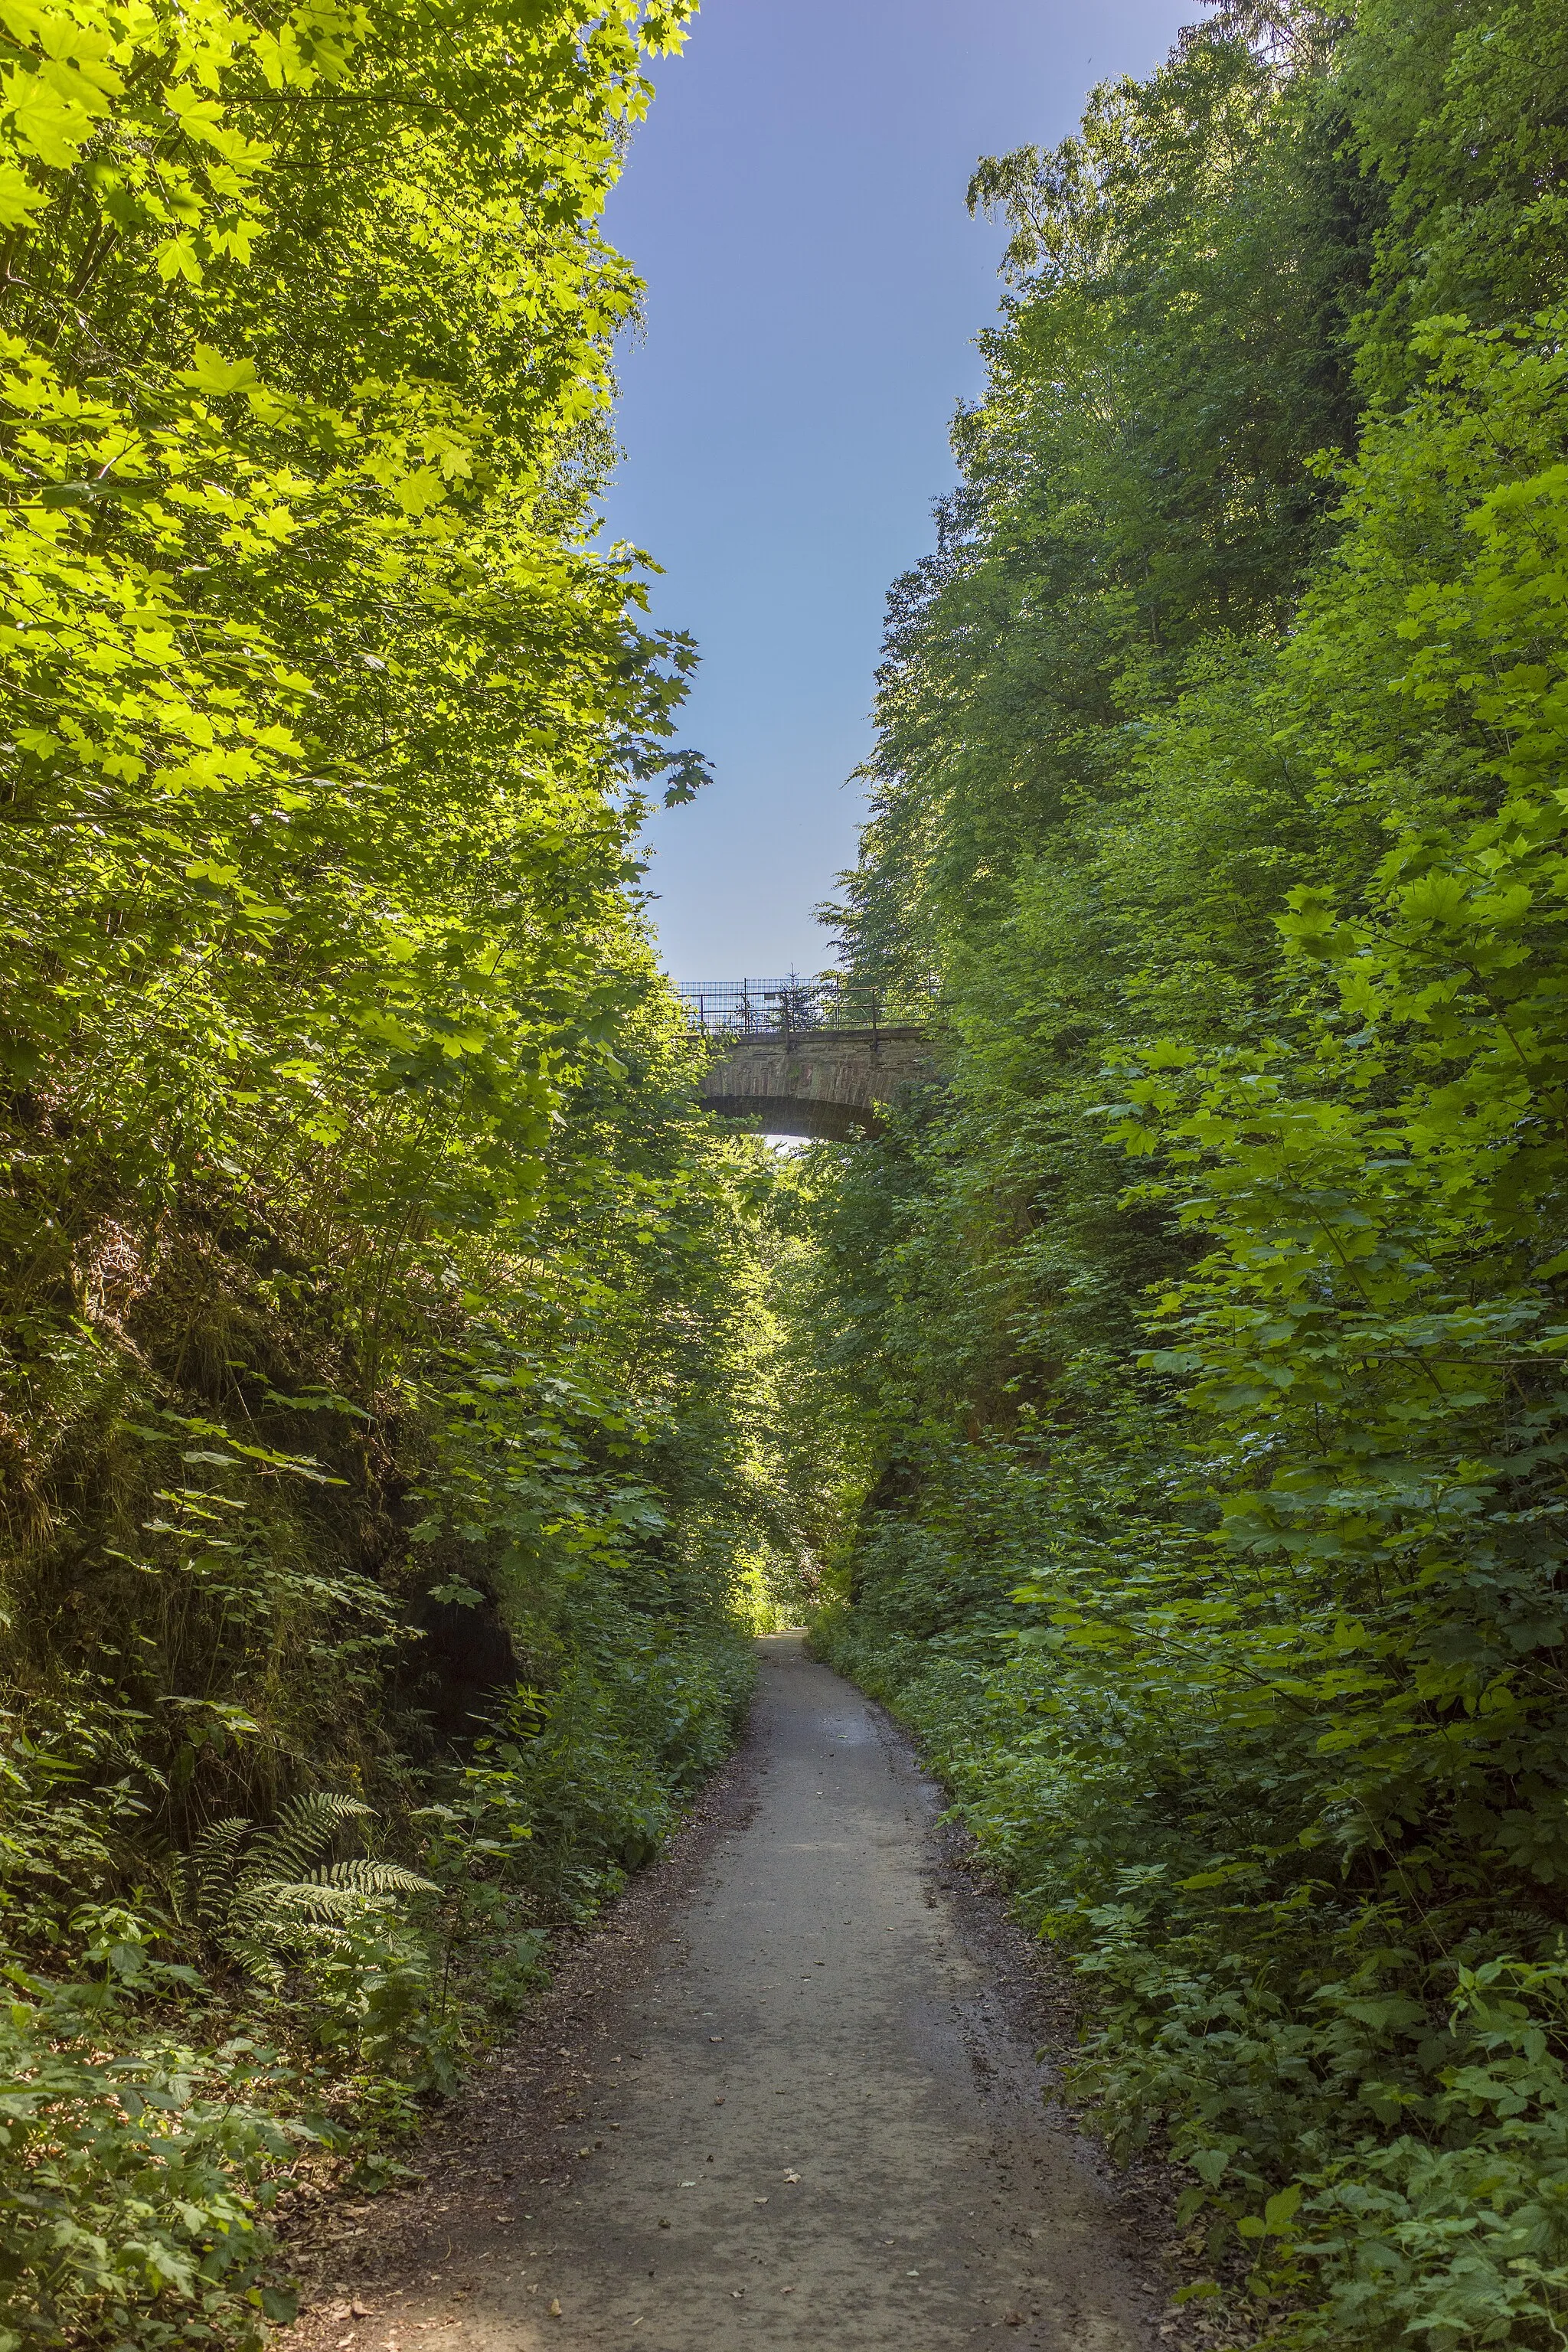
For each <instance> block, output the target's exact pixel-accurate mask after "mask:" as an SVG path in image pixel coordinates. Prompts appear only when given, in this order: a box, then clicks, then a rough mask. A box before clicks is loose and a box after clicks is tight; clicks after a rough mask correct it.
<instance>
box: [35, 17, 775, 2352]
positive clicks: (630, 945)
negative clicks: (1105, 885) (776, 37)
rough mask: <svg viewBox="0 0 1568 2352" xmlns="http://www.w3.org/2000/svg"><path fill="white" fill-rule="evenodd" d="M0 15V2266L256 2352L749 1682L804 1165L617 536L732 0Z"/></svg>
mask: <svg viewBox="0 0 1568 2352" xmlns="http://www.w3.org/2000/svg"><path fill="white" fill-rule="evenodd" d="M4 13H5V27H6V36H7V39H8V42H9V44H10V46H9V48H8V52H7V55H8V59H9V62H8V64H7V68H6V74H5V108H4V117H3V121H0V229H3V231H4V235H5V253H6V269H5V283H4V288H3V289H0V292H3V299H0V427H3V431H0V579H3V581H4V591H3V599H0V601H3V603H4V606H5V609H4V611H3V612H0V658H3V660H4V662H5V671H6V678H7V683H8V687H9V689H10V693H9V704H8V719H7V725H6V728H5V732H4V740H3V741H0V928H3V929H4V934H5V948H6V955H5V964H6V974H7V987H6V991H5V1003H4V1005H3V1006H0V1070H3V1072H4V1086H3V1088H0V1154H3V1156H4V1162H5V1179H6V1181H5V1186H4V1187H3V1188H0V1191H3V1197H0V1381H3V1382H4V1391H5V1399H4V1410H3V1412H0V1504H3V1511H0V1536H3V1541H0V1553H3V1558H0V1681H3V1685H4V1698H3V1705H4V1708H5V1714H4V1717H3V1718H0V1922H3V1927H4V1933H5V1942H6V1945H7V1948H8V1951H9V1954H10V1958H11V1959H12V1961H13V1963H14V1965H15V1967H16V1970H17V1971H18V1973H17V1974H16V1978H15V1979H14V1981H15V1982H16V1986H17V1990H18V2000H17V2002H16V2006H15V2008H14V2010H13V2012H12V2020H11V2026H10V2029H9V2030H10V2032H11V2034H12V2037H13V2039H12V2046H11V2047H10V2049H9V2051H8V2053H7V2068H8V2074H7V2086H6V2091H5V2098H6V2100H7V2101H8V2103H9V2104H8V2105H7V2109H6V2112H7V2113H8V2114H9V2116H11V2120H12V2124H13V2126H15V2128H14V2131H13V2137H12V2138H11V2141H10V2142H9V2144H8V2149H7V2152H6V2154H5V2157H4V2158H3V2160H0V2175H3V2183H4V2189H5V2195H6V2198H7V2199H8V2200H12V2201H9V2202H7V2204H6V2205H5V2214H6V2215H7V2216H8V2217H9V2218H7V2219H5V2221H3V2222H0V2268H3V2269H4V2272H5V2278H6V2281H7V2286H8V2291H9V2293H10V2294H11V2297H12V2302H13V2305H14V2307H15V2311H16V2315H17V2316H16V2318H15V2321H14V2323H13V2324H14V2326H15V2327H16V2330H17V2331H19V2332H20V2333H22V2334H23V2335H25V2336H26V2337H27V2339H28V2340H29V2341H37V2342H38V2343H39V2344H40V2345H47V2344H61V2343H64V2342H67V2341H69V2342H71V2343H74V2344H95V2343H102V2344H104V2345H106V2346H107V2345H115V2344H123V2343H125V2342H127V2341H135V2342H137V2343H143V2342H144V2343H149V2344H156V2343H161V2342H163V2341H165V2340H168V2341H173V2340H174V2339H175V2338H176V2337H177V2338H178V2339H179V2340H180V2341H181V2342H186V2343H188V2342H193V2341H194V2342H209V2343H210V2342H213V2341H216V2340H224V2339H227V2338H229V2337H234V2336H237V2337H238V2338H240V2339H242V2340H246V2341H249V2340H254V2339H256V2338H257V2337H258V2331H259V2329H260V2327H261V2325H262V2321H263V2319H264V2318H265V2316H266V2315H267V2314H268V2312H269V2311H274V2310H275V2307H276V2306H275V2304H274V2303H273V2302H269V2301H268V2298H269V2297H273V2296H274V2287H273V2286H272V2285H271V2284H263V2282H264V2280H265V2277H266V2270H265V2253H264V2244H263V2233H262V2231H261V2227H260V2219H259V2217H260V2214H261V2211H262V2209H263V2207H264V2206H265V2204H266V2203H267V2201H268V2199H269V2198H270V2197H271V2195H272V2193H273V2190H274V2189H275V2187H276V2186H277V2182H278V2179H279V2173H280V2168H283V2167H285V2166H286V2165H287V2164H288V2163H290V2162H296V2161H298V2160H300V2159H299V2158H298V2154H297V2152H298V2150H299V2149H300V2147H306V2146H307V2145H308V2137H307V2138H303V2139H302V2138H301V2137H300V2135H301V2134H305V2133H306V2132H307V2126H306V2125H305V2124H304V2123H300V2122H299V2121H298V2120H297V2119H298V2118H300V2117H308V2118H310V2119H312V2120H310V2124H309V2130H310V2131H312V2132H316V2133H317V2134H318V2135H319V2137H320V2138H321V2145H322V2147H330V2148H333V2149H339V2150H343V2151H346V2152H348V2154H349V2155H350V2157H351V2158H353V2160H355V2161H358V2162H359V2163H360V2164H361V2165H362V2166H363V2167H364V2168H366V2169H364V2170H362V2173H361V2178H362V2179H374V2178H377V2177H384V2175H385V2169H386V2167H387V2166H388V2165H389V2164H390V2163H391V2162H392V2161H393V2159H392V2158H391V2157H390V2154H389V2149H390V2147H391V2146H392V2144H393V2143H394V2142H395V2138H396V2137H397V2135H398V2134H399V2133H400V2132H402V2131H405V2130H406V2129H407V2128H409V2127H410V2126H411V2125H412V2124H413V2123H414V2122H416V2120H417V2117H418V2114H419V2112H420V2102H421V2101H423V2100H426V2099H427V2098H429V2097H431V2096H435V2095H440V2094H441V2093H442V2092H444V2091H446V2090H448V2089H450V2088H451V2086H452V2085H453V2084H454V2083H455V2082H456V2080H457V2076H458V2070H459V2068H460V2065H461V2063H462V2060H463V2058H464V2055H465V2053H467V2052H468V2050H470V2049H471V2048H472V2047H473V2046H474V2044H475V2042H476V2041H477V2040H478V2039H479V2037H481V2036H482V2034H483V2033H484V2032H486V2031H488V2030H489V2021H490V2020H491V2019H492V2018H493V2016H494V2015H495V2013H496V2012H497V2011H498V2010H499V2009H500V2008H502V2007H504V2006H506V2005H508V2004H510V2003H512V2002H515V2001H516V2000H519V1999H521V1997H523V1996H524V1994H525V1993H526V1991H527V1990H528V1988H529V1986H530V1985H531V1983H533V1982H535V1981H537V1979H538V1978H539V1975H540V1972H541V1969H542V1966H543V1964H544V1955H545V1953H546V1951H547V1948H548V1940H549V1937H550V1934H551V1932H552V1928H553V1927H555V1925H557V1924H558V1923H559V1922H561V1921H563V1920H567V1919H580V1918H582V1917H584V1916H586V1915H587V1914H589V1913H590V1912H591V1911H592V1910H593V1909H594V1908H595V1906H596V1905H598V1904H599V1903H601V1902H602V1901H603V1900H604V1899H605V1896H606V1895H608V1894H610V1893H613V1892H614V1890H615V1889H616V1887H617V1886H618V1885H621V1884H622V1883H623V1881H624V1877H625V1874H626V1871H627V1870H628V1869H629V1868H631V1867H634V1866H636V1864H638V1863H639V1862H642V1861H645V1860H646V1859H647V1857H648V1856H649V1855H650V1854H651V1853H653V1851H654V1850H655V1849H656V1847H657V1845H658V1841H659V1839H660V1838H661V1837H662V1836H663V1834H664V1833H665V1832H666V1830H667V1829H668V1826H669V1824H670V1823H671V1822H672V1821H673V1820H674V1819H675V1818H676V1816H677V1814H678V1812H679V1808H680V1805H681V1803H682V1801H683V1800H684V1799H685V1797H686V1796H687V1795H688V1794H689V1792H690V1790H692V1788H693V1787H694V1786H695V1784H696V1781H697V1780H698V1779H699V1778H700V1775H701V1773H702V1772H703V1771H704V1770H706V1769H709V1768H710V1766H711V1764H712V1763H713V1762H714V1761H715V1760H716V1759H717V1758H718V1757H719V1755H720V1754H721V1752H722V1750H723V1748H724V1747H725V1745H726V1743H727V1742H728V1740H729V1739H730V1738H731V1737H732V1734H733V1728H734V1725H735V1722H736V1719H737V1710H738V1708H739V1706H740V1704H741V1701H742V1696H743V1689H744V1681H745V1673H746V1665H745V1654H744V1652H743V1650H742V1647H741V1646H740V1644H739V1643H738V1641H737V1637H736V1633H735V1632H734V1621H735V1619H736V1616H737V1612H738V1609H739V1606H740V1604H741V1601H742V1592H741V1587H742V1581H743V1577H744V1574H745V1573H746V1571H745V1569H744V1566H743V1563H744V1562H745V1561H747V1560H749V1559H752V1557H753V1555H754V1554H755V1552H756V1550H757V1549H758V1547H759V1546H765V1544H766V1542H767V1541H768V1540H769V1533H768V1529H769V1524H770V1523H769V1519H768V1511H767V1498H766V1493H765V1482H764V1479H763V1474H762V1471H761V1469H760V1466H759V1462H758V1455H757V1447H756V1432H755V1425H754V1424H755V1412H756V1408H755V1403H754V1399H753V1395H752V1383H751V1375H752V1361H753V1358H754V1355H755V1339H754V1335H753V1332H752V1327H751V1322H750V1308H749V1301H750V1300H751V1299H752V1297H754V1295H755V1292H756V1289H757V1286H758V1282H759V1279H760V1274H759V1258H758V1230H757V1219H758V1202H759V1199H760V1196H761V1194H762V1192H763V1191H764V1190H765V1172H764V1164H763V1159H762V1155H761V1152H760V1149H759V1147H756V1146H753V1145H749V1144H746V1143H725V1142H723V1141H721V1140H720V1139H717V1138H716V1137H715V1136H714V1134H713V1132H712V1129H711V1127H710V1124H709V1123H708V1122H707V1121H706V1120H705V1119H704V1118H703V1117H702V1115H701V1114H700V1111H699V1109H698V1107H697V1102H696V1077H697V1072H696V1069H695V1067H694V1066H693V1063H692V1060H691V1057H690V1055H689V1050H688V1047H687V1045H686V1042H685V1038H684V1034H683V1032H682V1030H681V1027H680V1024H679V1017H678V1013H677V1008H676V1007H675V1006H674V1004H673V1003H672V1002H671V1000H670V999H669V997H668V992H667V990H666V989H665V988H664V986H663V983H662V982H660V980H659V979H658V974H657V971H656V969H655V965H654V960H653V956H652V953H651V950H650V946H649V943H648V940H647V936H646V931H645V929H644V927H643V924H642V919H641V916H640V912H639V908H638V902H637V895H636V883H637V873H638V866H637V856H636V838H637V829H638V826H639V824H640V822H641V819H642V817H643V815H644V814H645V812H646V809H647V804H648V799H649V796H650V794H652V793H654V792H655V791H656V790H658V789H659V788H660V787H661V786H662V788H663V790H664V795H665V798H666V799H667V801H668V800H677V801H679V800H681V799H685V798H689V796H690V794H691V793H692V791H693V790H694V789H695V788H696V786H697V785H698V784H699V783H700V782H701V779H702V765H701V762H700V760H699V759H698V758H697V756H696V755H695V754H694V753H692V752H689V751H681V750H679V749H678V748H676V744H675V738H674V729H675V720H676V712H677V710H678V708H679V702H680V699H681V697H682V694H683V692H684V690H685V686H684V682H685V678H686V677H687V675H688V673H689V669H690V667H691V664H692V661H693V659H694V655H693V651H692V648H691V646H689V643H688V641H686V640H685V639H684V638H682V637H680V636H679V635H671V634H669V633H654V632H652V631H650V630H649V629H647V627H645V626H644V625H643V615H644V611H645V603H646V596H645V590H644V587H643V585H642V583H641V580H640V577H639V567H640V562H641V559H640V558H638V557H637V554H636V552H635V551H631V550H628V549H624V548H618V549H616V550H614V551H611V552H609V553H608V554H602V553H598V552H595V549H594V546H593V542H594V540H595V532H596V528H597V516H596V514H595V498H596V495H597V492H598V489H599V487H600V485H601V481H602V478H603V475H604V471H605V465H606V463H607V460H608V457H609V456H610V454H611V446H612V445H611V441H610V437H609V432H608V427H607V425H606V422H605V412H606V407H607V402H608V398H609V394H610V390H611V378H610V349H611V342H612V339H613V337H614V335H615V333H616V330H617V329H618V328H619V327H620V326H622V325H623V324H625V323H626V321H627V320H629V319H631V318H632V317H633V315H634V314H635V311H636V308H637V299H638V295H639V289H638V287H637V281H636V280H635V278H633V277H632V275H631V274H630V272H629V271H628V269H627V268H626V265H625V263H624V262H623V261H622V260H621V259H620V257H618V256H617V255H616V254H615V253H614V252H613V251H612V250H611V249H610V248H609V247H607V246H606V245H605V243H604V242H603V240H602V239H601V237H600V236H599V235H598V232H597V230H596V228H595V225H594V224H595V218H596V215H597V214H598V212H599V210H600V207H601V206H602V204H603V201H604V198H605V194H606V193H607V192H608V189H609V187H610V186H611V184H612V183H613V180H614V177H615V174H616V170H617V168H618V163H619V157H620V155H621V152H623V149H624V144H625V140H626V134H627V131H628V130H629V128H630V126H631V125H633V124H634V123H635V122H636V121H637V119H638V118H639V117H640V115H641V113H642V111H643V110H644V108H645V107H646V104H647V100H648V98H649V95H650V89H649V85H648V83H647V79H646V76H645V73H644V70H643V69H644V67H645V65H646V63H647V59H648V58H650V57H652V56H656V55H658V54H661V53H663V52H667V51H669V50H673V49H676V48H679V45H680V42H681V39H682V38H683V34H684V27H685V25H686V22H687V20H688V18H689V16H690V14H691V9H690V6H689V5H688V0H664V4H663V5H658V4H657V0H656V5H648V6H643V5H639V0H602V5H595V6H592V7H589V8H585V9H580V8H577V7H574V6H572V5H567V4H566V0H494V5H483V6H481V7H479V9H477V10H476V9H474V8H471V7H470V8H458V7H455V6H453V5H450V0H420V5H416V6H408V5H403V0H397V5H383V4H382V0H371V4H370V5H363V6H356V7H353V8H342V7H338V6H336V5H332V0H323V5H317V0H303V5H300V6H298V7H292V6H289V5H284V6H282V7H272V6H268V5H264V6H262V7H261V8H260V9H259V10H252V11H251V12H249V13H248V14H240V13H236V12H235V11H234V10H233V9H231V8H228V7H226V6H225V5H222V0H210V4H209V0H197V5H195V6H190V5H182V6H181V7H180V8H178V9H174V8H170V7H167V6H164V5H161V0H153V5H149V6H146V7H142V8H139V9H131V10H127V9H124V8H121V7H120V6H119V5H117V0H67V5H62V6H58V7H54V6H37V7H35V6H32V5H24V4H23V0H17V5H11V6H8V7H7V8H6V10H5V12H4ZM518 1692H521V1693H522V1694H524V1696H517V1697H514V1696H511V1695H512V1694H514V1693H518ZM353 1831H357V1832H360V1833H362V1834H363V1835H365V1836H366V1837H368V1838H369V1839H370V1841H371V1842H372V1846H373V1850H371V1851H367V1852H363V1853H353V1852H349V1853H334V1852H333V1850H332V1844H331V1841H332V1840H333V1839H334V1838H335V1837H337V1836H339V1835H340V1834H341V1833H342V1832H353ZM106 1922H112V1923H115V1924H114V1925H113V1926H112V1927H108V1926H106V1925H105V1923H106ZM263 2042H265V2050H263V2048H262V2046H261V2045H262V2043H263ZM253 2044H254V2046H253ZM268 2053H270V2054H268ZM291 2150H292V2151H295V2152H296V2153H295V2155H294V2156H291V2155H290V2151H291ZM355 2150H357V2156H355V2155H354V2151H355ZM311 2160H312V2161H314V2162H316V2163H317V2164H318V2165H320V2164H325V2163H327V2162H329V2161H330V2160H334V2159H330V2158H328V2157H327V2156H326V2155H324V2154H322V2152H321V2147H318V2148H317V2150H316V2154H315V2156H314V2158H312V2159H311Z"/></svg>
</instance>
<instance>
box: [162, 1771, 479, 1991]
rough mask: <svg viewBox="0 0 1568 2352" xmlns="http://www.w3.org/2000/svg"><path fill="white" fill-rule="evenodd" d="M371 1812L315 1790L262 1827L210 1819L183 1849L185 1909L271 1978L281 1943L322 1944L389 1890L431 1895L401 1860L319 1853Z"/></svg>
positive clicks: (222, 1945) (252, 1969) (431, 1888)
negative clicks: (326, 1858)
mask: <svg viewBox="0 0 1568 2352" xmlns="http://www.w3.org/2000/svg"><path fill="white" fill-rule="evenodd" d="M370 1812H371V1808H370V1807H369V1806H368V1805H367V1804H364V1803H363V1802H362V1801H361V1800H360V1799H359V1798H358V1797H348V1796H342V1795H340V1794H338V1793H337V1792H335V1791H334V1790H324V1789H318V1790H311V1791H310V1793H309V1794H308V1795H305V1796H302V1797H295V1798H292V1799H290V1801H289V1803H288V1804H287V1805H286V1806H285V1807H284V1808H283V1811H281V1812H280V1813H279V1816H278V1819H277V1820H276V1821H275V1822H272V1823H271V1824H270V1825H269V1826H268V1828H266V1829H264V1830H263V1829H258V1826H257V1824H256V1823H255V1822H250V1821H247V1820H246V1819H245V1818H244V1816H243V1815H240V1814H230V1815H229V1816H228V1817H227V1818H226V1819H225V1820H223V1821H221V1822H214V1823H213V1824H212V1826H211V1827H210V1828H209V1829H206V1830H204V1831H203V1832H202V1834H201V1836H200V1837H199V1838H198V1839H197V1840H196V1843H195V1845H194V1846H193V1847H192V1849H191V1852H190V1854H189V1856H188V1857H187V1862H186V1877H187V1884H188V1888H189V1894H188V1908H189V1914H190V1916H191V1917H192V1918H193V1919H194V1920H195V1922H196V1923H197V1925H198V1926H199V1927H202V1928H203V1929H205V1931H206V1933H207V1934H208V1935H209V1936H210V1937H212V1940H213V1942H214V1943H215V1944H216V1946H217V1948H218V1949H219V1950H220V1951H221V1952H223V1953H224V1955H225V1956H226V1958H228V1959H230V1960H233V1961H235V1962H236V1963H237V1965H238V1966H239V1967H241V1968H243V1969H245V1971H246V1973H247V1975H249V1976H253V1977H256V1978H258V1979H262V1980H264V1981H268V1982H270V1983H274V1984H275V1983H277V1982H278V1981H279V1979H281V1976H282V1973H283V1958H284V1955H285V1954H286V1952H287V1951H288V1950H289V1948H290V1947H292V1948H293V1949H294V1950H296V1951H299V1950H300V1948H301V1947H302V1946H304V1947H314V1948H322V1947H324V1946H328V1945H331V1944H332V1943H334V1942H336V1941H339V1940H340V1939H341V1938H342V1935H343V1933H344V1931H345V1930H346V1929H347V1928H348V1927H352V1926H353V1924H354V1923H355V1922H356V1921H357V1920H360V1919H363V1917H364V1916H365V1915H366V1913H367V1912H370V1911H374V1910H379V1909H381V1908H382V1907H383V1906H385V1905H386V1904H387V1903H388V1902H389V1901H392V1900H393V1899H394V1898H395V1897H396V1896H398V1895H434V1894H436V1893H437V1892H438V1889H437V1886H436V1885H435V1883H434V1881H432V1880H431V1879H428V1878H421V1877H420V1875H419V1874H418V1873H417V1872H416V1871H413V1870H406V1869H405V1868H404V1866H403V1864H401V1863H395V1862H378V1861H374V1860H372V1859H371V1858H370V1857H369V1856H367V1855H364V1854H358V1855H354V1856H353V1857H352V1858H351V1859H350V1860H348V1861H346V1862H332V1863H323V1862H322V1861H321V1855H322V1853H324V1852H325V1850H326V1848H327V1847H328V1846H329V1845H330V1844H331V1841H332V1839H333V1837H334V1836H335V1835H336V1833H337V1832H338V1831H339V1830H340V1829H341V1828H342V1827H343V1826H344V1825H345V1823H347V1822H353V1821H361V1820H364V1819H366V1818H368V1817H369V1816H370Z"/></svg>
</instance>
